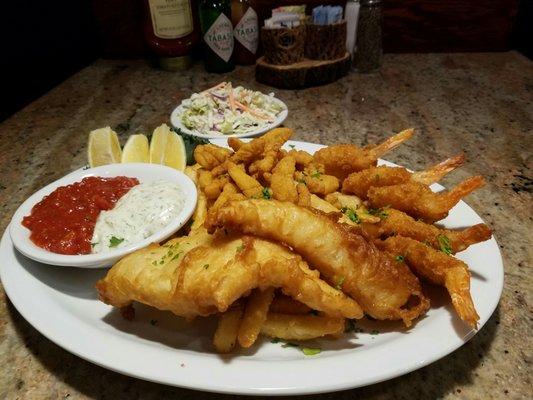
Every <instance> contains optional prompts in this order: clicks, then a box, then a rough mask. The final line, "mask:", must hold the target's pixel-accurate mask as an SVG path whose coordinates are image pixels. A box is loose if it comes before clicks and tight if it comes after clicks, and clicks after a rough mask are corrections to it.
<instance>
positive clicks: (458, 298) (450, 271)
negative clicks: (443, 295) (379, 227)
mask: <svg viewBox="0 0 533 400" xmlns="http://www.w3.org/2000/svg"><path fill="white" fill-rule="evenodd" d="M378 246H379V247H380V248H382V249H384V250H386V251H388V252H390V253H391V254H397V255H400V256H402V257H403V259H404V261H405V262H406V263H407V264H408V265H409V266H410V267H411V268H412V269H413V270H414V271H415V272H416V274H417V275H419V276H421V277H422V278H424V279H426V280H428V281H429V282H431V283H435V284H437V285H444V286H445V287H446V289H447V290H448V293H449V294H450V296H451V298H452V304H453V307H454V308H455V311H457V314H459V317H461V319H462V320H463V321H465V322H466V323H467V324H468V325H470V326H471V327H472V328H474V329H475V328H476V327H477V322H478V320H479V315H478V314H477V312H476V309H475V307H474V303H473V301H472V297H471V296H470V272H469V271H468V266H467V265H466V264H465V263H464V262H462V261H461V260H458V259H456V258H454V257H452V256H449V255H447V254H445V253H443V252H440V251H437V250H435V249H433V248H431V247H428V246H426V245H424V244H423V243H420V242H417V241H416V240H414V239H410V238H405V237H401V236H395V237H391V238H388V239H386V240H385V241H383V242H381V243H378Z"/></svg>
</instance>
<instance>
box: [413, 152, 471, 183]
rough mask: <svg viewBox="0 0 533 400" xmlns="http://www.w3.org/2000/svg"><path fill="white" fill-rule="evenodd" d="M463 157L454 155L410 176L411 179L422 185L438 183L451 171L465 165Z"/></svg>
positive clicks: (462, 155)
mask: <svg viewBox="0 0 533 400" xmlns="http://www.w3.org/2000/svg"><path fill="white" fill-rule="evenodd" d="M465 160H466V158H465V155H464V154H463V153H461V154H458V155H456V156H455V157H451V158H448V159H447V160H444V161H442V162H440V163H438V164H436V165H434V166H432V167H430V168H428V169H426V170H425V171H419V172H415V173H413V175H411V179H412V180H414V181H416V182H420V183H423V184H425V185H431V184H432V183H435V182H438V181H440V180H441V179H442V178H444V176H445V175H447V174H449V173H450V172H452V171H453V170H455V169H457V168H459V167H460V166H461V165H463V164H464V163H465Z"/></svg>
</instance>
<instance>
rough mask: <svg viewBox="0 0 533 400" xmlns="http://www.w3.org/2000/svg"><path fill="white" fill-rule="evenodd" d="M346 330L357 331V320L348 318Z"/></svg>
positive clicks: (347, 331) (346, 331)
mask: <svg viewBox="0 0 533 400" xmlns="http://www.w3.org/2000/svg"><path fill="white" fill-rule="evenodd" d="M344 332H345V333H349V332H357V325H356V324H355V321H354V320H353V319H347V320H346V325H345V327H344Z"/></svg>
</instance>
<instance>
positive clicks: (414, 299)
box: [205, 200, 429, 326]
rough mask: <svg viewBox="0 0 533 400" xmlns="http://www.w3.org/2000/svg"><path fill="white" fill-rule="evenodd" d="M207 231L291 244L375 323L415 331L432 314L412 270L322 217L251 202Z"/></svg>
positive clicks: (223, 212)
mask: <svg viewBox="0 0 533 400" xmlns="http://www.w3.org/2000/svg"><path fill="white" fill-rule="evenodd" d="M205 226H206V227H207V228H208V230H210V231H211V232H213V231H215V229H216V228H217V227H224V228H228V229H230V230H231V229H234V230H237V231H240V232H242V233H252V232H253V234H254V235H256V236H259V237H263V238H266V239H273V240H276V241H279V242H282V243H285V244H287V245H288V246H290V247H292V248H294V250H295V251H296V252H298V253H299V254H301V255H302V256H303V257H304V259H305V260H306V261H307V262H309V263H310V265H311V266H312V267H314V268H316V269H317V270H318V271H320V273H321V276H323V277H325V279H327V280H328V282H330V284H331V285H335V286H336V287H337V288H339V289H342V291H344V292H345V293H348V294H349V295H350V296H351V297H352V298H354V299H355V300H357V302H358V303H359V304H360V305H361V306H362V307H363V310H364V312H366V313H368V314H369V315H371V316H372V317H374V318H377V319H391V320H398V319H401V320H403V321H404V323H405V325H406V326H409V325H410V324H411V321H412V320H413V319H414V318H416V317H418V316H419V315H420V314H422V313H424V312H425V311H426V310H427V308H428V305H429V302H428V300H427V299H426V298H425V297H424V295H423V294H422V290H421V288H420V283H419V281H418V279H417V278H416V277H415V276H414V275H413V274H412V273H411V271H410V270H409V268H407V266H406V265H402V264H398V263H396V262H395V261H394V260H393V257H391V256H390V255H389V254H387V253H384V252H381V251H379V250H378V249H377V248H376V247H375V245H374V244H373V243H371V242H369V241H368V240H366V239H365V238H364V237H363V236H361V235H360V234H357V233H356V232H355V231H354V230H351V229H350V227H349V226H348V225H345V224H337V223H335V222H333V221H331V220H330V219H329V218H328V217H327V216H325V215H324V214H322V213H320V212H319V211H312V210H309V209H304V208H302V207H298V206H296V205H294V204H291V203H286V202H283V203H282V202H278V201H275V200H246V201H240V202H231V203H229V204H227V205H226V206H224V207H222V208H220V209H219V210H218V211H217V212H216V213H210V214H209V216H208V218H207V220H206V223H205Z"/></svg>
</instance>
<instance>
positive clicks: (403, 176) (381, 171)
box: [342, 154, 465, 199]
mask: <svg viewBox="0 0 533 400" xmlns="http://www.w3.org/2000/svg"><path fill="white" fill-rule="evenodd" d="M464 161H465V157H464V155H463V154H459V155H457V156H455V157H452V158H449V159H447V160H445V161H443V162H441V163H439V164H436V165H434V166H432V167H430V168H428V169H427V170H425V171H419V172H414V173H411V172H409V171H408V170H407V169H405V168H402V167H387V166H384V165H381V166H379V167H372V168H368V169H365V170H363V171H359V172H354V173H353V174H350V175H349V176H348V177H347V178H346V179H345V180H344V182H343V183H342V191H343V193H353V194H355V195H357V196H359V197H361V198H362V199H366V198H367V193H368V190H369V189H370V188H371V187H383V186H392V185H399V184H401V183H407V182H410V181H414V182H419V183H422V184H424V185H431V184H432V183H435V182H438V181H440V180H441V179H442V178H443V177H444V176H445V175H446V174H448V173H450V172H451V171H453V170H454V169H457V168H458V167H460V166H461V165H463V164H464Z"/></svg>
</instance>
